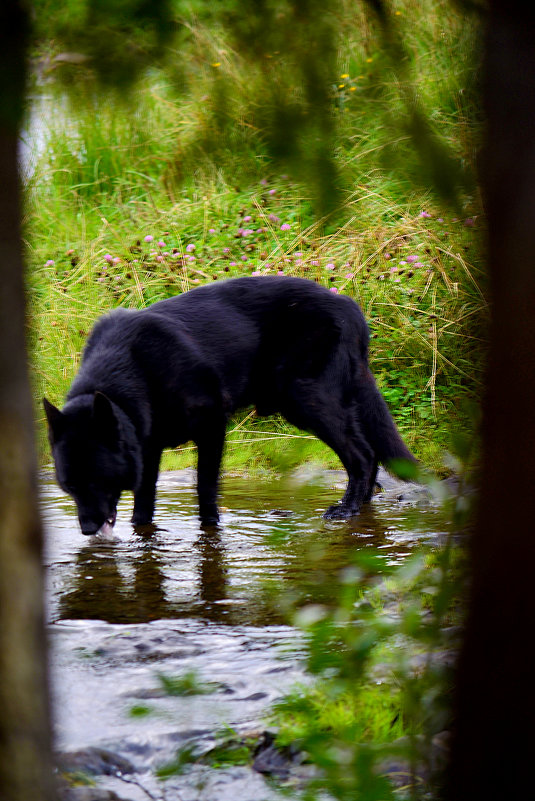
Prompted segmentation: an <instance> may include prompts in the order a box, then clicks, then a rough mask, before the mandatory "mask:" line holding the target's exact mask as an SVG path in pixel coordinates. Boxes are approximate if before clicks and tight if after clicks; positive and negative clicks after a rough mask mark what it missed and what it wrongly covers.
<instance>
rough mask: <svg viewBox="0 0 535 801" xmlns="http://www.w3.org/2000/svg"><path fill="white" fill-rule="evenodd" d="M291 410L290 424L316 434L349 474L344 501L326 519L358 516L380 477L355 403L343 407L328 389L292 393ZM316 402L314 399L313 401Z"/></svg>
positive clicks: (288, 410) (327, 514)
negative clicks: (377, 478) (376, 479)
mask: <svg viewBox="0 0 535 801" xmlns="http://www.w3.org/2000/svg"><path fill="white" fill-rule="evenodd" d="M292 396H293V397H292V403H291V407H290V408H287V409H285V410H284V412H283V413H284V415H285V417H286V418H287V419H288V420H289V422H291V423H293V424H294V425H297V426H298V427H299V428H303V429H306V430H309V431H312V433H314V434H316V436H317V437H319V438H320V439H321V440H323V442H325V444H326V445H328V446H329V447H330V448H332V450H333V451H334V452H335V453H336V454H337V456H338V457H339V459H340V461H341V462H342V464H343V465H344V467H345V469H346V471H347V474H348V484H347V489H346V491H345V494H344V496H343V498H342V500H341V501H340V502H339V503H337V504H334V505H333V506H330V507H329V508H328V509H327V511H326V512H325V515H324V516H325V517H327V518H330V519H337V518H347V517H352V516H353V515H356V514H358V512H359V510H360V507H361V506H362V504H363V503H365V502H366V501H368V500H369V499H370V497H371V494H372V492H373V487H374V485H375V478H376V475H377V459H376V456H375V454H374V452H373V450H372V448H371V446H370V444H369V442H368V441H367V439H366V437H365V436H364V434H363V432H362V430H361V427H360V425H359V420H358V413H357V407H356V404H355V403H350V404H349V405H343V404H342V403H341V402H340V401H339V400H338V399H337V398H336V397H333V396H332V394H331V393H329V392H327V390H325V391H324V392H322V391H321V389H318V387H317V385H316V387H315V391H314V392H307V393H305V392H299V393H298V392H296V388H295V387H294V390H293V393H292ZM311 399H312V400H311Z"/></svg>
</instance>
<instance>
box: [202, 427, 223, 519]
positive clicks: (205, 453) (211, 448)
mask: <svg viewBox="0 0 535 801" xmlns="http://www.w3.org/2000/svg"><path fill="white" fill-rule="evenodd" d="M225 429H226V421H225V420H222V419H219V420H211V421H210V422H209V423H208V424H207V425H205V426H203V429H202V432H200V433H199V434H198V436H197V437H196V438H195V441H196V444H197V449H198V460H197V494H198V497H199V517H200V519H201V523H202V525H203V526H214V525H216V523H217V522H218V521H219V512H218V510H217V489H218V483H219V468H220V465H221V457H222V455H223V445H224V442H225Z"/></svg>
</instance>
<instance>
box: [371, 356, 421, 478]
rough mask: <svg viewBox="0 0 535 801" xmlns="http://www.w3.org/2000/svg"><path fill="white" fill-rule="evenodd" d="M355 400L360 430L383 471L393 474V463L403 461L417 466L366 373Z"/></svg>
mask: <svg viewBox="0 0 535 801" xmlns="http://www.w3.org/2000/svg"><path fill="white" fill-rule="evenodd" d="M358 397H359V407H360V415H361V422H362V427H363V429H364V433H365V435H366V439H367V440H368V442H369V443H370V445H371V447H372V449H373V451H374V453H375V455H376V457H377V460H378V461H379V462H380V463H381V464H382V465H384V467H386V468H387V469H394V472H396V473H397V474H398V467H399V466H398V465H396V464H395V463H396V462H398V461H400V460H405V461H406V462H411V463H413V464H417V459H416V457H415V456H414V455H413V454H412V453H411V452H410V450H409V449H408V448H407V446H406V445H405V443H404V442H403V440H402V439H401V434H400V433H399V431H398V429H397V427H396V424H395V422H394V420H393V418H392V415H391V414H390V412H389V410H388V406H387V405H386V401H385V399H384V398H383V396H382V395H381V393H380V392H379V389H378V388H377V384H376V383H375V378H374V377H373V375H372V373H371V372H370V370H367V371H366V374H365V376H364V381H363V382H362V384H360V386H359V392H358ZM409 472H410V473H412V471H409ZM404 473H405V471H403V470H400V471H399V475H400V478H403V477H404V475H403V474H404Z"/></svg>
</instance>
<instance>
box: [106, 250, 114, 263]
mask: <svg viewBox="0 0 535 801" xmlns="http://www.w3.org/2000/svg"><path fill="white" fill-rule="evenodd" d="M104 259H105V260H106V261H107V262H108V264H111V263H112V261H113V256H112V255H111V253H106V255H105V256H104Z"/></svg>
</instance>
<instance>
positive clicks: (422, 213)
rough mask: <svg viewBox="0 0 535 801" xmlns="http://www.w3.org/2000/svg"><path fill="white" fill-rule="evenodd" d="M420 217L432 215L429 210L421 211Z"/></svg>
mask: <svg viewBox="0 0 535 801" xmlns="http://www.w3.org/2000/svg"><path fill="white" fill-rule="evenodd" d="M418 217H431V215H430V214H429V212H428V211H421V212H420V214H419V215H418Z"/></svg>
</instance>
